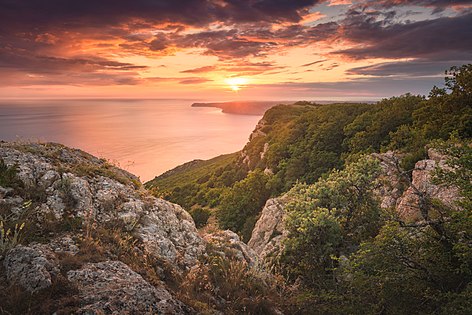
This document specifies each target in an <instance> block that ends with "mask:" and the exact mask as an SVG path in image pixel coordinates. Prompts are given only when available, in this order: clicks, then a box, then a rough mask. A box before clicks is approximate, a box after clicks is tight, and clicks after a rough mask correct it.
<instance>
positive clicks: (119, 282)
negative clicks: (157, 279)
mask: <svg viewBox="0 0 472 315" xmlns="http://www.w3.org/2000/svg"><path fill="white" fill-rule="evenodd" d="M67 279H68V280H69V281H71V282H72V283H73V284H74V285H76V286H77V288H78V289H79V295H80V298H81V301H82V303H81V304H82V305H81V308H80V309H79V311H78V312H77V313H78V314H97V315H98V314H190V313H192V310H191V309H190V308H189V307H187V306H185V305H184V304H183V303H182V302H180V301H179V300H176V299H175V298H173V297H172V295H171V294H170V293H169V292H168V291H167V290H166V289H165V287H164V286H163V285H162V286H152V285H151V284H149V283H148V282H146V281H145V280H144V279H143V277H141V276H140V275H139V274H137V273H136V272H134V271H132V270H131V269H130V268H129V267H128V266H127V265H125V264H124V263H122V262H121V261H105V262H99V263H89V264H86V265H85V266H83V267H82V268H81V269H79V270H71V271H69V272H68V273H67Z"/></svg>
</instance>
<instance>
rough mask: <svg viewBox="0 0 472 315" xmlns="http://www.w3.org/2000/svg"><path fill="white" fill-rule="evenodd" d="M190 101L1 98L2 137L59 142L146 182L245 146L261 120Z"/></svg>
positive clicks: (0, 137) (0, 120) (3, 138)
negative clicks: (187, 163) (189, 162)
mask: <svg viewBox="0 0 472 315" xmlns="http://www.w3.org/2000/svg"><path fill="white" fill-rule="evenodd" d="M191 103H192V101H189V100H47V101H46V100H41V101H29V100H28V101H24V100H21V101H18V100H15V101H0V139H1V140H15V139H21V140H33V141H37V140H39V141H52V142H59V143H62V144H65V145H67V146H70V147H74V148H79V149H82V150H84V151H87V152H89V153H91V154H93V155H96V156H99V157H103V158H106V159H109V160H111V161H112V162H114V163H115V164H118V165H119V166H120V167H122V168H124V169H126V170H128V171H130V172H131V173H133V174H136V175H138V176H140V178H141V180H142V181H147V180H150V179H152V178H154V176H156V175H159V174H161V173H163V172H165V171H166V170H169V169H171V168H173V167H175V166H177V165H179V164H182V163H184V162H187V161H190V160H193V159H208V158H212V157H214V156H217V155H220V154H224V153H231V152H235V151H238V150H240V149H241V148H242V147H243V146H244V144H245V143H246V142H247V140H248V136H249V134H250V133H251V131H252V130H253V129H254V127H255V125H256V124H257V121H258V120H259V119H260V118H261V116H246V115H232V114H224V113H221V111H220V110H219V109H215V108H194V107H190V104H191Z"/></svg>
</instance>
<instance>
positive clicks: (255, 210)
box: [217, 170, 271, 241]
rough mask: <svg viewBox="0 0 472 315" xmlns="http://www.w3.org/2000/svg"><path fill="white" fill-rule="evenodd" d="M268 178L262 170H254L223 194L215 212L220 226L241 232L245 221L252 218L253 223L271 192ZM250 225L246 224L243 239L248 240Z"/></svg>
mask: <svg viewBox="0 0 472 315" xmlns="http://www.w3.org/2000/svg"><path fill="white" fill-rule="evenodd" d="M269 178H270V177H269V176H268V175H266V174H264V172H263V171H261V170H255V171H253V172H251V173H249V175H248V176H247V177H246V178H245V179H243V180H242V181H239V182H237V183H236V184H234V186H233V188H232V189H231V190H228V191H227V192H226V193H224V194H223V196H222V199H221V203H220V205H219V210H218V212H217V218H218V223H219V225H220V227H221V228H223V229H230V230H233V231H235V232H238V233H241V232H242V231H243V228H244V226H245V224H246V221H248V220H252V222H253V224H254V223H255V220H254V217H257V216H258V214H259V213H260V211H261V209H262V207H263V206H264V204H265V202H266V200H267V199H268V198H269V196H270V193H271V191H270V188H269V187H267V186H268V185H267V183H268V182H269ZM252 227H253V226H251V227H247V226H246V229H245V230H246V234H245V235H243V240H245V241H248V240H249V238H250V236H251V235H250V232H251V231H252Z"/></svg>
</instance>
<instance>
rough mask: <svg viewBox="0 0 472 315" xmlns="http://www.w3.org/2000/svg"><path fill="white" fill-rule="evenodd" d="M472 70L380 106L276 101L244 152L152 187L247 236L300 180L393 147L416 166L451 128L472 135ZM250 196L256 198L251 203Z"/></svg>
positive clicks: (466, 67)
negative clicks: (273, 200) (425, 92)
mask: <svg viewBox="0 0 472 315" xmlns="http://www.w3.org/2000/svg"><path fill="white" fill-rule="evenodd" d="M471 73H472V66H471V65H464V66H462V67H459V68H457V67H456V68H452V69H451V70H450V71H448V72H447V73H446V74H447V77H446V82H445V87H444V88H438V87H434V88H433V89H432V91H431V93H430V95H429V96H428V97H427V98H426V97H424V96H416V95H411V94H405V95H402V96H398V97H392V98H389V99H384V100H382V101H380V102H378V103H375V104H350V103H343V104H326V105H320V104H315V103H310V102H297V103H295V104H293V105H279V106H275V107H273V108H271V109H270V110H268V111H267V112H266V113H265V115H264V117H263V119H262V120H261V122H260V123H259V125H258V127H257V128H256V130H255V132H254V133H253V135H252V136H251V139H250V141H249V142H248V144H247V145H246V146H245V147H244V149H243V150H242V152H239V153H235V154H233V155H231V159H228V158H226V159H221V158H220V159H218V158H217V159H216V160H215V159H213V160H209V161H207V164H205V165H204V166H201V165H196V166H193V167H190V168H188V169H186V170H183V171H180V172H179V174H177V175H175V174H170V175H169V176H165V177H163V178H158V179H156V180H154V181H151V182H149V183H148V184H147V186H148V187H153V188H154V189H155V192H156V194H157V195H159V196H163V197H164V198H166V199H168V200H170V201H173V202H176V203H179V204H181V205H183V206H184V207H185V208H187V209H190V208H191V207H194V206H200V207H206V208H210V209H213V210H216V213H217V215H218V219H219V220H218V222H219V223H220V225H221V227H223V228H230V229H232V230H234V231H236V232H238V233H240V234H241V235H243V234H244V235H243V236H244V238H245V239H247V238H248V233H250V232H248V231H250V230H251V228H252V225H253V224H254V222H255V219H256V218H257V216H258V213H259V212H260V210H261V208H262V205H263V204H264V201H265V200H266V199H267V198H269V197H270V196H277V195H280V194H282V193H284V192H286V191H288V190H290V189H291V188H292V187H293V186H294V185H295V184H296V183H297V182H302V183H307V184H313V183H315V182H316V181H317V180H318V179H319V178H320V177H321V176H322V175H323V174H327V173H328V172H330V171H331V170H333V169H342V168H344V167H345V164H346V163H348V162H350V161H355V160H357V159H358V158H359V156H360V155H362V154H365V153H372V152H383V151H387V150H395V151H397V152H401V153H402V154H403V155H404V158H403V159H402V167H403V168H404V169H405V170H406V171H411V169H412V168H413V166H414V164H415V162H416V161H418V160H420V159H422V158H424V157H425V156H426V149H425V147H426V145H427V144H428V143H430V142H431V141H432V140H435V139H443V140H445V139H448V138H449V136H450V134H451V133H452V132H454V133H455V135H456V137H457V138H459V139H467V138H470V137H471V135H472V106H471V103H472V100H471V96H470V95H471V85H470V83H469V82H470V80H471ZM257 170H260V171H264V173H265V176H261V177H262V178H261V179H260V185H261V187H264V189H263V192H262V197H261V198H259V199H257V200H255V199H254V197H253V196H251V194H252V193H251V190H250V189H244V186H245V185H248V180H247V177H248V176H254V175H250V173H251V172H253V171H257ZM262 181H263V182H262ZM249 200H254V203H252V204H251V205H249V206H248V202H249ZM214 212H215V211H214ZM243 230H244V231H243Z"/></svg>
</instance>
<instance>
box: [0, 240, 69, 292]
mask: <svg viewBox="0 0 472 315" xmlns="http://www.w3.org/2000/svg"><path fill="white" fill-rule="evenodd" d="M3 265H4V267H5V273H6V276H7V280H8V281H10V282H14V283H15V284H18V285H20V286H22V287H23V288H25V289H26V290H27V291H28V292H31V293H34V292H36V291H39V290H41V289H45V288H48V287H50V286H51V284H52V277H53V276H55V275H57V274H59V272H60V270H59V267H58V262H57V259H56V257H55V255H54V253H53V252H52V251H51V250H50V249H49V248H48V247H47V246H45V245H40V244H35V245H32V246H21V245H20V246H17V247H15V248H13V249H12V250H10V251H9V252H8V254H7V256H6V257H5V260H4V262H3Z"/></svg>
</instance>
